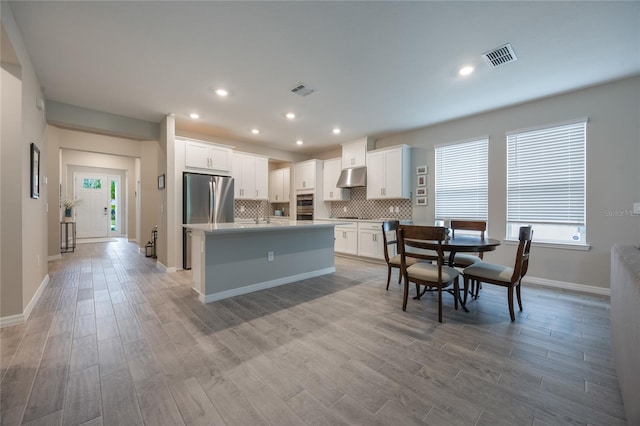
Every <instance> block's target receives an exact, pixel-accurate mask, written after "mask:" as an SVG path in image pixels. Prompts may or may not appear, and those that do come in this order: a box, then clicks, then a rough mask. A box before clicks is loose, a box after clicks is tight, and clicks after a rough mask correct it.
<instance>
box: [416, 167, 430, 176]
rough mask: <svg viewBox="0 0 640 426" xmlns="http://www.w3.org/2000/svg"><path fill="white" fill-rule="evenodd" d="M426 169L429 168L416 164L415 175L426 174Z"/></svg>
mask: <svg viewBox="0 0 640 426" xmlns="http://www.w3.org/2000/svg"><path fill="white" fill-rule="evenodd" d="M428 170H429V169H428V168H427V166H418V167H416V174H417V175H426V174H427V171H428Z"/></svg>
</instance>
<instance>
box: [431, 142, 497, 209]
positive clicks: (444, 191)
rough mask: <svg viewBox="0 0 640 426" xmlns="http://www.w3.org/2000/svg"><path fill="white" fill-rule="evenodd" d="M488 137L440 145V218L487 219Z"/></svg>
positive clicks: (437, 190)
mask: <svg viewBox="0 0 640 426" xmlns="http://www.w3.org/2000/svg"><path fill="white" fill-rule="evenodd" d="M488 146H489V140H488V139H480V140H475V141H471V142H463V143H457V144H453V145H444V146H437V147H436V177H435V179H436V195H435V203H436V219H438V220H442V219H473V220H487V204H488V202H487V200H488V183H487V164H488Z"/></svg>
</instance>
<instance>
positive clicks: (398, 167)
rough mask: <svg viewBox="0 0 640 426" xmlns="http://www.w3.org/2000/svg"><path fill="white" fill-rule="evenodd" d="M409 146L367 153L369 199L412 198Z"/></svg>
mask: <svg viewBox="0 0 640 426" xmlns="http://www.w3.org/2000/svg"><path fill="white" fill-rule="evenodd" d="M409 149H410V148H409V146H408V145H401V146H397V147H391V148H385V149H380V150H375V151H370V152H368V153H367V199H385V198H393V199H398V198H410V197H411V188H410V181H411V179H410V165H411V159H410V156H409Z"/></svg>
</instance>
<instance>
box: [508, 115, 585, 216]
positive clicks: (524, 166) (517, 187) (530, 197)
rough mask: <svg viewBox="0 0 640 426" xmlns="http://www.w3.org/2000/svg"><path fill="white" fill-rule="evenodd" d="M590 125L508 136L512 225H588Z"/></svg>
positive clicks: (581, 124) (509, 196) (568, 126)
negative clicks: (587, 198)
mask: <svg viewBox="0 0 640 426" xmlns="http://www.w3.org/2000/svg"><path fill="white" fill-rule="evenodd" d="M586 124H587V123H586V121H580V122H577V123H572V124H568V125H561V126H555V127H550V128H546V129H538V130H532V131H527V132H522V133H513V134H508V135H507V221H508V222H525V223H552V224H568V225H569V224H570V225H584V221H585V145H586V144H585V139H586Z"/></svg>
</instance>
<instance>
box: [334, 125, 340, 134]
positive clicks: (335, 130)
mask: <svg viewBox="0 0 640 426" xmlns="http://www.w3.org/2000/svg"><path fill="white" fill-rule="evenodd" d="M333 134H334V135H339V134H340V129H339V128H337V127H336V128H335V129H333Z"/></svg>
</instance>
